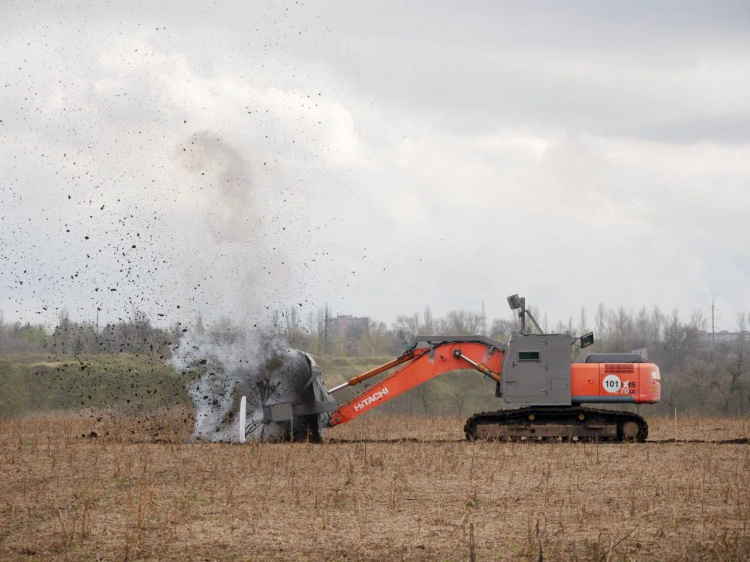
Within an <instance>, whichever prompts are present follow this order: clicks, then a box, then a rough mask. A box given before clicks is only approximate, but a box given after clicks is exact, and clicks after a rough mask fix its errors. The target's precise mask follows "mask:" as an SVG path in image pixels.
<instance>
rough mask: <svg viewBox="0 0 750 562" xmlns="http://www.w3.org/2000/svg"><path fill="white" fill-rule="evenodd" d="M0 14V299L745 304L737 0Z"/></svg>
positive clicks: (749, 302)
mask: <svg viewBox="0 0 750 562" xmlns="http://www.w3.org/2000/svg"><path fill="white" fill-rule="evenodd" d="M3 20H4V22H3V25H2V26H0V49H2V55H1V56H0V204H1V205H2V207H1V210H0V236H1V237H2V238H1V239H2V247H1V248H0V297H2V301H0V309H1V310H2V311H3V312H4V314H5V317H6V319H13V320H16V319H21V320H30V321H39V320H44V321H47V322H53V321H54V319H55V318H56V315H57V313H58V310H59V309H60V308H62V307H65V308H67V309H68V310H69V312H70V315H71V317H73V318H74V319H87V318H89V319H90V318H94V316H95V315H96V309H97V308H100V309H101V312H100V315H101V318H102V319H103V320H106V319H116V318H125V317H128V316H130V314H131V313H132V310H133V308H140V309H143V310H145V311H146V312H148V313H149V314H151V315H152V316H153V318H154V319H155V321H157V322H159V323H166V322H172V321H176V320H186V319H189V318H190V317H194V316H195V315H196V314H198V313H200V314H202V315H204V316H205V317H208V318H215V317H218V316H221V315H230V316H231V317H233V318H235V319H237V320H256V319H258V318H262V317H263V316H264V314H266V313H267V310H268V309H274V308H278V307H288V306H297V307H300V305H301V308H300V310H302V311H303V313H304V314H306V313H307V312H309V311H310V310H313V309H314V308H315V307H318V306H322V305H324V304H325V303H328V304H329V305H330V307H331V308H332V310H333V311H334V312H336V313H349V314H355V315H369V316H373V317H376V318H379V319H382V320H385V321H387V322H390V321H391V320H393V319H394V317H395V316H396V315H397V314H404V313H410V312H414V311H417V310H420V309H422V308H424V307H425V306H430V307H431V308H432V310H433V312H434V313H435V314H436V315H443V314H445V313H446V312H448V311H449V310H452V309H459V308H463V309H471V310H479V309H480V308H481V304H482V301H484V302H485V303H486V307H487V313H488V315H489V316H490V317H507V315H508V311H507V305H506V303H505V297H506V296H507V295H509V294H512V293H516V292H518V293H521V294H522V295H525V296H526V297H527V298H528V300H529V301H530V302H532V303H534V304H536V305H537V306H538V307H539V308H540V309H541V310H544V311H546V312H547V314H548V316H549V319H550V320H552V321H553V322H554V321H557V320H567V318H568V317H570V316H573V317H574V318H577V317H578V311H579V309H580V307H581V306H586V307H587V308H588V309H589V310H590V314H593V309H594V308H595V307H596V305H597V304H598V303H599V302H604V303H605V304H606V305H607V306H610V307H619V306H621V305H622V306H624V307H625V308H627V309H630V308H639V307H640V306H642V305H646V306H652V305H654V304H658V305H659V306H661V307H662V308H664V309H667V310H669V309H672V308H675V307H677V308H678V309H679V310H680V311H681V312H682V313H683V314H684V315H688V314H689V313H690V312H691V311H693V310H694V309H700V310H702V311H703V312H704V313H705V314H706V315H709V314H710V312H709V307H710V305H711V299H712V298H715V299H716V303H717V306H718V308H719V316H720V318H721V320H720V322H719V327H722V328H727V329H732V328H733V327H734V323H735V317H736V315H737V313H738V312H743V311H744V312H750V283H749V282H748V281H749V280H750V245H749V244H748V241H750V3H748V2H746V1H738V2H717V1H710V2H691V1H683V2H654V1H648V2H602V1H591V2H498V1H487V2H383V1H380V2H372V3H364V2H354V1H351V0H347V1H341V2H319V1H315V2H312V1H310V2H272V3H266V2H252V1H247V0H243V1H237V2H229V1H222V2H211V3H209V2H185V1H182V2H174V3H170V2H163V1H160V2H153V1H151V0H149V1H146V2H122V3H117V2H111V3H103V2H96V3H92V2H79V3H76V2H57V3H55V2H35V3H31V2H27V1H23V2H21V1H18V2H16V1H10V2H8V1H7V0H6V1H5V2H4V3H3ZM178 307H179V308H178ZM267 307H268V308H267ZM157 315H162V316H157Z"/></svg>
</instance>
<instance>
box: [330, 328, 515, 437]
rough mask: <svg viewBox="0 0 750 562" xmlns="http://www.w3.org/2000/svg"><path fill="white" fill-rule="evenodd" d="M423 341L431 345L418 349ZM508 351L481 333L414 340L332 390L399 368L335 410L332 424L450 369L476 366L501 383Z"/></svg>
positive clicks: (350, 417) (343, 421) (368, 408)
mask: <svg viewBox="0 0 750 562" xmlns="http://www.w3.org/2000/svg"><path fill="white" fill-rule="evenodd" d="M420 343H427V344H428V347H422V348H417V346H418V345H419V344H420ZM505 351H506V347H505V344H502V343H500V342H497V341H495V340H492V339H489V338H485V337H482V336H453V337H450V336H439V337H437V336H436V337H431V336H430V337H421V338H417V339H415V340H414V342H412V347H411V349H409V350H408V351H406V352H405V353H404V354H403V355H401V357H398V358H396V359H394V360H393V361H389V362H388V363H386V364H384V365H381V366H380V367H377V368H375V369H372V370H370V371H368V372H366V373H363V374H361V375H357V376H356V377H353V378H351V379H349V381H347V382H346V383H343V384H341V385H339V386H337V387H335V388H333V389H331V391H330V392H336V391H338V390H341V389H342V388H345V387H347V386H354V385H357V384H360V383H362V382H364V381H365V380H367V379H370V378H372V377H374V376H377V375H379V374H381V373H384V372H386V371H388V370H390V369H393V368H394V367H398V369H397V370H395V371H394V372H392V373H390V374H389V375H387V376H386V377H385V378H383V379H382V380H381V381H380V382H378V383H377V384H375V385H373V386H371V387H370V388H368V389H367V390H366V391H364V392H362V393H361V394H358V395H357V396H355V397H354V398H352V399H351V400H350V401H349V402H347V403H346V404H343V405H342V406H340V407H339V408H338V409H337V410H335V411H334V412H332V413H331V418H330V420H329V425H330V426H331V427H333V426H336V425H340V424H342V423H346V422H348V421H351V420H353V419H354V418H356V417H357V416H360V415H362V414H364V413H365V412H369V411H370V410H372V409H373V408H376V407H377V406H380V405H381V404H383V403H385V402H387V401H388V400H391V399H392V398H395V397H396V396H399V395H401V394H403V393H404V392H407V391H409V390H411V389H412V388H414V387H416V386H419V385H420V384H422V383H424V382H427V381H428V380H431V379H434V378H435V377H437V376H439V375H442V374H443V373H447V372H449V371H456V370H459V369H467V368H473V369H475V370H477V371H479V372H480V373H482V374H484V375H485V376H488V377H489V378H491V379H492V380H494V381H495V382H500V380H501V376H502V368H503V358H504V357H505Z"/></svg>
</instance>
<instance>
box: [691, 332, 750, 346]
mask: <svg viewBox="0 0 750 562" xmlns="http://www.w3.org/2000/svg"><path fill="white" fill-rule="evenodd" d="M701 337H702V338H703V340H704V341H709V342H710V341H711V340H712V339H714V338H715V341H716V343H717V344H719V343H729V342H733V341H736V340H738V339H740V338H744V339H750V334H748V332H747V331H746V330H743V331H742V332H730V331H729V330H720V331H718V332H716V333H715V334H711V332H707V331H703V332H701Z"/></svg>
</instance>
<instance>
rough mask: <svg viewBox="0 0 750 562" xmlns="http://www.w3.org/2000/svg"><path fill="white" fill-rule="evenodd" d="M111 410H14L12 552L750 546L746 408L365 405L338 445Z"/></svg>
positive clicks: (641, 555) (9, 491)
mask: <svg viewBox="0 0 750 562" xmlns="http://www.w3.org/2000/svg"><path fill="white" fill-rule="evenodd" d="M96 417H99V416H96ZM96 417H95V418H91V417H89V415H85V416H70V415H68V416H54V415H49V416H46V417H36V418H22V419H13V420H4V421H0V479H1V482H2V484H1V486H0V559H4V560H98V559H106V560H139V559H143V560H157V559H158V560H237V559H256V560H269V559H280V560H297V559H300V560H306V559H312V560H367V559H371V560H382V559H399V560H402V559H406V560H517V559H527V560H543V559H546V560H576V559H579V560H678V559H687V560H745V559H747V558H748V556H750V529H748V525H749V524H750V492H749V490H750V445H748V444H747V437H748V436H750V421H748V420H747V419H719V418H714V419H689V418H682V419H679V420H678V425H677V427H676V432H677V442H672V440H673V439H674V437H675V424H674V421H673V420H671V419H649V423H650V426H651V433H650V441H651V442H649V443H645V444H595V443H580V444H576V443H560V442H547V443H469V442H466V441H464V440H463V439H462V437H463V435H462V426H463V422H464V420H463V419H457V418H404V417H376V416H365V417H364V418H362V419H360V420H357V421H355V422H353V423H351V424H349V425H347V426H342V427H340V428H337V429H335V430H331V431H329V433H328V441H327V442H326V443H323V444H312V443H286V444H246V445H230V444H191V443H187V442H186V440H187V438H188V437H189V434H190V429H191V427H190V423H189V421H185V419H186V418H185V417H184V415H181V414H180V412H175V411H172V412H165V413H163V414H161V415H159V416H155V417H153V416H152V417H150V418H149V419H146V418H133V417H117V416H114V417H113V416H103V417H102V418H101V419H100V420H99V421H98V422H97V421H96ZM92 431H95V432H96V434H97V435H98V437H93V434H92V433H91V432H92ZM82 435H86V437H82ZM732 441H735V442H732Z"/></svg>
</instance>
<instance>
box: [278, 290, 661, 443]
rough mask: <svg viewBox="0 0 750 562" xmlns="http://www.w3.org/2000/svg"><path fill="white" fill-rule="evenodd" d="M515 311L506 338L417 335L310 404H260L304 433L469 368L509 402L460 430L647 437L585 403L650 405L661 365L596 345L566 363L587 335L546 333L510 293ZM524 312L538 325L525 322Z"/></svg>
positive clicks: (630, 419) (476, 434)
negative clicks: (343, 393) (358, 389)
mask: <svg viewBox="0 0 750 562" xmlns="http://www.w3.org/2000/svg"><path fill="white" fill-rule="evenodd" d="M508 303H509V305H510V307H511V309H513V310H514V311H518V315H519V317H520V318H521V330H520V331H519V332H518V333H514V334H512V336H511V338H510V339H509V341H508V342H507V343H502V342H499V341H495V340H493V339H490V338H487V337H484V336H419V337H417V338H416V339H415V340H414V341H413V342H412V345H411V347H410V348H409V349H408V350H406V351H405V352H404V353H403V354H402V355H401V356H400V357H398V358H396V359H393V360H392V361H389V362H388V363H386V364H384V365H381V366H380V367H377V368H375V369H372V370H370V371H367V372H366V373H362V374H361V375H357V376H355V377H352V378H351V379H350V380H348V381H347V382H345V383H343V384H340V385H338V386H336V387H334V388H332V389H330V390H328V391H326V392H319V391H318V392H315V396H316V398H315V399H314V401H310V402H308V403H307V404H276V405H271V406H267V407H266V408H265V411H266V415H267V416H268V419H273V420H274V421H281V420H284V419H291V418H292V416H293V415H301V416H304V417H305V419H306V420H307V423H305V427H306V428H307V430H308V436H309V435H313V437H317V436H319V435H321V434H322V430H323V428H324V427H335V426H337V425H340V424H342V423H346V422H348V421H351V420H353V419H354V418H356V417H358V416H361V415H362V414H365V413H366V412H369V411H370V410H372V409H373V408H376V407H378V406H380V405H381V404H383V403H385V402H387V401H388V400H391V399H392V398H395V397H396V396H399V395H400V394H403V393H404V392H407V391H409V390H411V389H412V388H414V387H416V386H418V385H420V384H422V383H424V382H426V381H428V380H430V379H433V378H435V377H437V376H439V375H441V374H443V373H447V372H449V371H456V370H461V369H467V368H472V369H474V370H476V371H478V372H479V373H481V374H482V375H484V376H485V377H487V378H490V379H492V380H493V381H494V382H495V383H496V386H495V388H496V390H495V394H496V396H497V397H499V398H502V399H503V401H504V402H505V403H506V404H507V405H509V406H512V407H513V408H508V409H503V410H498V411H495V412H483V413H479V414H475V415H473V416H472V417H471V418H469V419H468V420H467V422H466V425H465V426H464V432H465V434H466V438H467V439H469V440H476V439H489V440H496V439H503V440H521V439H549V438H556V439H563V440H573V439H577V440H593V439H596V440H610V441H645V440H646V438H647V436H648V425H647V424H646V420H644V419H643V417H641V416H639V415H638V414H635V413H633V412H628V411H625V410H606V409H599V408H590V407H584V406H583V404H590V403H602V404H653V403H655V402H658V401H659V399H660V395H661V377H660V374H659V368H658V367H657V366H656V365H654V364H653V363H648V362H646V361H645V360H644V359H643V357H642V356H641V355H640V354H637V353H593V354H589V355H588V356H587V357H586V359H585V361H584V362H583V363H572V362H571V347H572V346H578V347H581V348H584V347H588V346H590V345H592V344H593V343H594V336H593V333H588V334H585V335H583V336H581V337H572V336H571V335H570V334H569V333H565V334H545V333H542V330H541V329H540V328H539V325H538V324H537V322H536V320H535V319H534V317H533V316H532V315H531V313H530V312H529V311H528V310H527V309H526V303H525V299H524V298H520V297H519V296H518V295H512V296H510V297H508ZM527 318H528V319H529V320H531V322H532V324H533V326H534V328H536V332H535V333H534V332H533V331H532V330H527V329H526V323H527ZM392 369H395V370H394V371H392V372H391V373H389V374H387V375H386V376H385V377H384V378H383V379H382V380H380V381H379V382H377V383H376V384H375V385H373V386H371V387H370V388H368V389H367V390H366V391H364V392H362V393H360V394H359V395H357V396H355V397H354V398H352V399H351V400H349V401H348V402H346V403H345V404H342V405H339V404H338V402H337V401H336V400H335V398H333V396H332V395H333V394H334V393H336V392H338V391H339V390H341V389H343V388H346V387H350V386H355V385H358V384H360V383H362V382H364V381H366V380H368V379H371V378H373V377H376V376H377V375H380V374H382V373H385V372H387V371H390V370H392Z"/></svg>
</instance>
